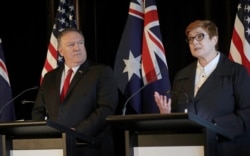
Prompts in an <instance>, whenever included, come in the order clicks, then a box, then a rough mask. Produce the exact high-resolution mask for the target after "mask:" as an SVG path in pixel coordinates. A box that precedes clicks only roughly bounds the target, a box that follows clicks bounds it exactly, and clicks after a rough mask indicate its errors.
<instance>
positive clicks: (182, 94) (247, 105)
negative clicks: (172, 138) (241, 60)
mask: <svg viewBox="0 0 250 156" xmlns="http://www.w3.org/2000/svg"><path fill="white" fill-rule="evenodd" d="M196 63H197V62H194V63H192V64H190V65H189V66H187V67H185V68H184V69H183V70H181V71H180V72H178V73H177V74H176V77H175V79H174V84H173V91H175V92H177V93H178V96H177V95H173V103H172V109H173V111H177V112H183V111H184V109H185V108H186V107H187V108H188V112H189V113H194V114H197V115H198V116H199V117H201V118H203V119H206V120H208V121H211V122H213V123H216V125H217V126H220V127H222V128H223V129H224V130H225V131H227V132H229V134H231V135H232V136H235V139H234V140H225V139H220V137H219V138H218V136H216V135H213V134H211V137H214V138H217V140H216V147H214V148H213V149H211V150H214V151H215V153H213V154H211V156H215V155H216V154H217V155H218V156H223V155H227V156H234V155H235V156H236V155H237V156H239V155H240V156H243V155H244V156H245V155H248V156H249V155H250V135H249V131H250V77H249V75H248V73H247V70H246V69H245V68H244V67H243V66H241V65H239V64H236V63H234V62H232V61H230V60H229V59H228V58H227V57H226V56H225V55H223V54H221V55H220V59H219V63H218V65H217V67H216V69H215V70H214V71H213V73H212V74H211V75H210V76H209V77H208V78H207V80H206V82H205V83H204V84H203V85H202V86H201V88H200V89H199V91H198V92H197V95H196V97H194V83H195V72H196ZM187 98H188V99H187ZM212 140H213V138H212ZM213 144H214V143H213ZM211 147H212V146H211ZM210 152H212V151H210ZM246 153H247V154H246Z"/></svg>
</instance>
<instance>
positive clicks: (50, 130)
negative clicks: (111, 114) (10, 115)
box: [0, 120, 93, 156]
mask: <svg viewBox="0 0 250 156" xmlns="http://www.w3.org/2000/svg"><path fill="white" fill-rule="evenodd" d="M0 134H1V135H2V137H1V140H2V149H3V150H2V151H1V155H2V156H10V155H12V154H11V151H12V153H13V151H18V150H19V151H23V150H24V151H26V150H28V151H29V150H55V149H56V150H60V153H61V154H60V155H62V156H75V154H74V152H75V150H74V149H75V147H76V139H79V140H81V141H82V142H83V143H92V142H93V140H92V138H89V137H87V136H85V135H84V134H82V133H79V132H77V131H74V130H72V129H70V128H67V127H64V126H62V125H60V124H57V123H55V122H53V121H50V120H47V121H15V122H3V123H0Z"/></svg>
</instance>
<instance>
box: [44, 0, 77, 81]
mask: <svg viewBox="0 0 250 156" xmlns="http://www.w3.org/2000/svg"><path fill="white" fill-rule="evenodd" d="M69 27H73V28H77V25H76V18H75V9H74V4H73V0H60V2H59V6H58V9H57V13H56V17H55V23H54V25H53V30H52V33H51V37H50V43H49V46H48V51H47V56H46V60H45V63H44V67H43V69H42V74H41V80H40V83H41V82H42V80H43V77H44V75H45V74H46V73H47V72H48V71H50V70H52V69H55V68H56V67H57V66H58V65H60V64H62V63H63V61H64V60H63V58H62V57H61V56H60V55H59V53H58V51H57V45H58V44H57V36H58V33H59V32H61V31H63V30H64V29H65V28H69Z"/></svg>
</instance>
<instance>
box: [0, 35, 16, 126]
mask: <svg viewBox="0 0 250 156" xmlns="http://www.w3.org/2000/svg"><path fill="white" fill-rule="evenodd" d="M11 99H12V89H11V86H10V81H9V76H8V71H7V68H6V65H5V59H4V53H3V47H2V41H1V39H0V121H13V120H15V108H14V103H13V102H10V101H11Z"/></svg>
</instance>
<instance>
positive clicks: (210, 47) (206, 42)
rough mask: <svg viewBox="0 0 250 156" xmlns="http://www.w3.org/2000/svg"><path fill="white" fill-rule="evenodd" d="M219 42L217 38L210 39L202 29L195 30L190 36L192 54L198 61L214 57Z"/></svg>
mask: <svg viewBox="0 0 250 156" xmlns="http://www.w3.org/2000/svg"><path fill="white" fill-rule="evenodd" d="M217 40H218V37H217V36H213V37H212V38H210V37H209V35H208V33H207V32H206V31H205V30H204V29H202V28H201V27H198V28H195V29H193V30H192V31H190V32H189V34H188V41H189V48H190V51H191V54H192V55H193V56H194V57H196V58H198V59H206V58H209V57H210V56H211V55H214V52H216V48H215V46H216V43H217Z"/></svg>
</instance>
